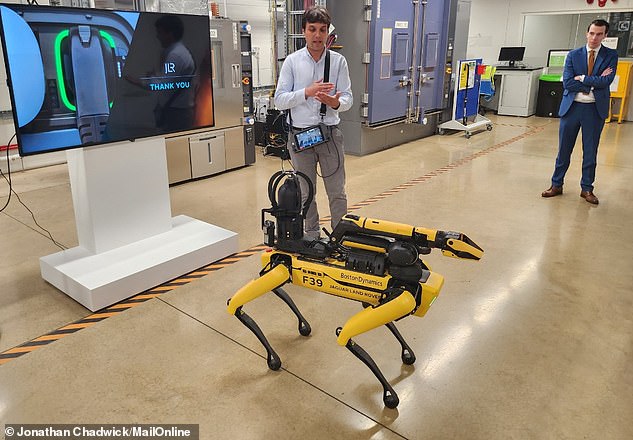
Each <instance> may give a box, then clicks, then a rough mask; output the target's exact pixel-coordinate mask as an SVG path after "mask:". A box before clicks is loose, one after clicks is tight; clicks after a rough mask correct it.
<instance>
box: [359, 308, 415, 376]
mask: <svg viewBox="0 0 633 440" xmlns="http://www.w3.org/2000/svg"><path fill="white" fill-rule="evenodd" d="M369 306H371V304H368V303H363V307H364V308H367V307H369ZM385 326H386V327H387V328H388V329H389V331H390V332H391V333H392V334H393V335H394V336H395V338H396V339H397V340H398V342H399V343H400V347H401V349H402V351H401V353H400V357H401V359H402V363H404V364H406V365H413V364H414V363H415V353H413V350H411V347H409V344H407V341H405V340H404V338H403V337H402V334H401V333H400V331H399V330H398V328H397V327H396V324H395V323H393V322H388V323H386V324H385Z"/></svg>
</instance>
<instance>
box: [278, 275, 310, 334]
mask: <svg viewBox="0 0 633 440" xmlns="http://www.w3.org/2000/svg"><path fill="white" fill-rule="evenodd" d="M273 292H274V293H275V295H277V296H278V297H279V298H281V299H282V300H283V302H285V303H286V304H287V305H288V307H290V310H292V313H294V314H295V316H296V317H297V319H298V320H299V333H300V334H301V336H308V335H309V334H310V332H311V331H312V328H311V327H310V324H308V321H306V319H305V318H304V317H303V315H302V314H301V312H300V311H299V308H298V307H297V305H296V304H295V302H294V301H293V300H292V298H290V295H288V294H287V293H286V291H285V290H284V289H282V288H281V287H277V288H276V289H273Z"/></svg>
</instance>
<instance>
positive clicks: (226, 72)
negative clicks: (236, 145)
mask: <svg viewBox="0 0 633 440" xmlns="http://www.w3.org/2000/svg"><path fill="white" fill-rule="evenodd" d="M210 32H211V72H212V75H213V105H214V106H215V111H214V115H215V127H216V128H227V127H235V126H237V125H241V124H242V116H243V109H242V72H241V68H240V61H241V58H240V57H241V51H240V37H239V30H238V22H237V21H232V20H219V19H213V20H211V22H210Z"/></svg>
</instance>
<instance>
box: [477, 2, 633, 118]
mask: <svg viewBox="0 0 633 440" xmlns="http://www.w3.org/2000/svg"><path fill="white" fill-rule="evenodd" d="M618 11H633V0H617V1H612V0H607V3H606V5H605V6H604V7H602V8H601V7H599V6H598V0H595V1H594V2H593V4H591V5H590V4H587V2H586V1H585V0H472V5H471V14H470V26H469V33H468V49H467V58H483V60H484V63H487V64H495V63H496V62H497V57H498V55H499V48H500V47H501V46H521V45H522V41H523V28H524V23H525V21H526V16H528V15H534V14H552V15H553V16H555V15H556V14H559V15H560V14H570V13H583V14H585V13H591V14H601V13H608V12H618ZM581 21H582V20H581ZM555 24H556V21H555V20H554V21H553V22H552V25H555ZM528 25H529V19H528ZM581 26H586V25H585V24H581ZM546 38H554V39H555V41H557V42H558V41H559V40H561V39H563V38H564V37H563V36H562V35H558V33H557V31H556V30H553V29H543V41H544V40H545V39H546ZM529 43H530V44H532V43H533V42H532V41H530V42H529ZM543 44H544V43H543V42H541V45H543ZM524 45H526V44H524ZM538 50H539V49H538V48H535V47H531V48H530V49H529V50H528V49H527V48H526V55H529V58H527V57H526V59H525V62H526V63H529V64H533V65H534V64H538V65H542V62H539V61H538V60H539V59H540V56H539V55H538ZM632 100H633V88H632V90H631V95H629V101H632ZM625 119H626V120H627V121H633V105H629V109H628V113H627V115H626V117H625Z"/></svg>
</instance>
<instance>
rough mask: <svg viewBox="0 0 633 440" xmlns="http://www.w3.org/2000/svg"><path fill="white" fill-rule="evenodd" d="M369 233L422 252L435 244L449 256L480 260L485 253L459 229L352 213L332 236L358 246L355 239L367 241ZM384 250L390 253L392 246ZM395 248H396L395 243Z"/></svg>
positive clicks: (334, 238) (427, 251)
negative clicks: (433, 226)
mask: <svg viewBox="0 0 633 440" xmlns="http://www.w3.org/2000/svg"><path fill="white" fill-rule="evenodd" d="M370 237H381V238H384V239H386V240H387V241H386V242H387V243H389V244H391V243H393V242H394V241H398V242H400V243H405V244H410V245H413V246H414V247H415V248H416V249H417V252H419V253H420V254H428V253H430V252H431V249H432V248H436V249H440V250H441V251H442V254H443V255H445V256H447V257H453V258H461V259H468V260H479V259H481V257H482V255H483V253H484V251H483V249H481V248H480V247H479V246H477V244H476V243H475V242H474V241H472V240H471V239H470V238H468V237H467V236H466V235H465V234H462V233H460V232H453V231H438V230H435V229H427V228H423V227H416V226H410V225H406V224H404V223H395V222H390V221H385V220H375V219H371V218H367V217H359V216H357V215H352V214H347V215H346V216H345V217H343V219H342V220H341V221H340V223H339V224H338V225H337V226H336V229H335V230H334V232H333V233H332V236H331V239H332V240H335V241H338V242H339V243H341V244H344V245H350V246H352V247H358V246H354V244H353V243H366V242H367V241H368V239H369V238H370ZM390 247H392V246H390ZM405 247H406V245H405ZM385 250H386V251H387V253H390V252H389V248H387V249H385ZM392 251H395V249H393V247H392ZM396 258H397V257H396Z"/></svg>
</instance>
